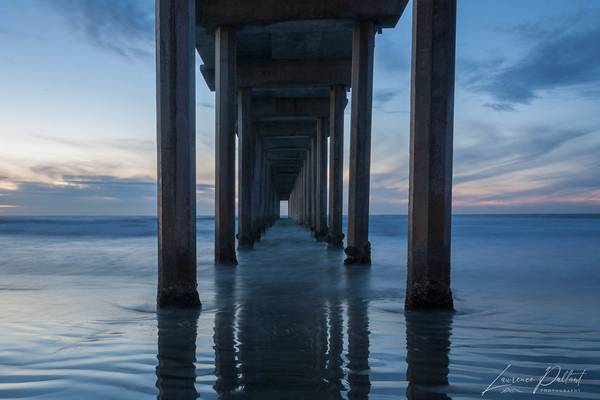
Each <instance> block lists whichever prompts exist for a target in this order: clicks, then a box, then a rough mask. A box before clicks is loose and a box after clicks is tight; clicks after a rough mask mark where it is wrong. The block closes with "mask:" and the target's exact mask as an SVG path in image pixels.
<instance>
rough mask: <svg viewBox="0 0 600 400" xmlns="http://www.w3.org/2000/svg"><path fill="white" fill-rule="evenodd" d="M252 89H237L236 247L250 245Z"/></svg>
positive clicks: (252, 154) (252, 153) (252, 140)
mask: <svg viewBox="0 0 600 400" xmlns="http://www.w3.org/2000/svg"><path fill="white" fill-rule="evenodd" d="M251 104H252V89H251V88H240V89H239V91H238V105H237V113H238V122H237V127H238V143H239V149H238V234H237V237H238V247H240V248H244V247H252V245H253V244H254V239H253V233H252V168H253V166H252V164H253V162H252V161H253V159H254V134H253V127H252V125H253V123H252V109H251Z"/></svg>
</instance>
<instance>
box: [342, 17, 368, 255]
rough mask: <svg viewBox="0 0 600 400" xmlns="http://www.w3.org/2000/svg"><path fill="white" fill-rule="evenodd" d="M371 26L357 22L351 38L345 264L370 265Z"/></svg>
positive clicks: (363, 22)
mask: <svg viewBox="0 0 600 400" xmlns="http://www.w3.org/2000/svg"><path fill="white" fill-rule="evenodd" d="M374 45H375V26H374V23H373V22H371V21H359V22H356V23H355V25H354V30H353V36H352V114H351V119H350V176H349V188H348V189H349V190H348V247H346V249H345V252H346V256H347V257H346V260H345V263H346V264H370V263H371V244H370V243H369V190H370V189H369V186H370V170H371V115H372V100H373V51H374Z"/></svg>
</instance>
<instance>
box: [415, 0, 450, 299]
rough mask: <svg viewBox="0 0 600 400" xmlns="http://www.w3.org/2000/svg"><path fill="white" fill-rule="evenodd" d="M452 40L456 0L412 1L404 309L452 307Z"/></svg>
mask: <svg viewBox="0 0 600 400" xmlns="http://www.w3.org/2000/svg"><path fill="white" fill-rule="evenodd" d="M455 38H456V0H419V1H416V2H414V3H413V54H412V57H413V60H412V89H411V120H410V122H411V124H410V125H411V129H410V189H409V205H408V274H407V285H406V304H405V307H406V308H407V309H445V310H451V309H453V301H452V291H451V290H450V227H451V214H452V204H451V202H452V136H453V125H454V62H455V61H454V60H455Z"/></svg>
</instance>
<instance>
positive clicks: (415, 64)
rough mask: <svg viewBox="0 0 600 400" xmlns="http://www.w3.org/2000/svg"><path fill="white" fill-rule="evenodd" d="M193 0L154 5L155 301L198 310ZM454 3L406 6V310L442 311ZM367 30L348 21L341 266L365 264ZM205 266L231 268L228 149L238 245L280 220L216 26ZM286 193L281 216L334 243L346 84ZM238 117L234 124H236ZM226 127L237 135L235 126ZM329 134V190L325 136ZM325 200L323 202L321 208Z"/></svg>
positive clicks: (222, 30) (419, 1)
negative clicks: (211, 254) (211, 195)
mask: <svg viewBox="0 0 600 400" xmlns="http://www.w3.org/2000/svg"><path fill="white" fill-rule="evenodd" d="M194 8H195V0H180V1H175V0H157V2H156V9H157V14H156V27H157V34H156V38H157V41H156V43H157V128H158V129H157V131H158V239H159V288H158V303H159V305H161V306H164V305H194V304H198V303H199V300H198V295H197V292H196V222H195V221H196V219H195V218H196V209H195V111H194V110H195V93H194V91H195V71H194V48H195V40H196V38H195V10H194ZM455 24H456V1H455V0H416V1H414V2H413V54H412V88H411V146H410V156H411V161H410V193H409V249H408V282H407V296H406V307H407V308H452V294H451V291H450V221H451V189H452V137H453V104H454V61H455V54H454V51H455V50H454V48H455ZM374 36H375V24H374V22H371V21H358V22H356V23H355V26H354V30H353V43H352V77H351V86H352V109H351V122H350V158H349V191H348V194H349V196H348V228H347V229H348V231H347V233H348V234H347V241H348V243H347V247H346V249H345V251H346V254H347V259H346V263H349V264H354V263H359V264H368V263H370V261H371V245H370V242H369V229H368V226H369V190H370V189H369V184H370V153H371V119H372V92H373V51H374ZM215 91H216V129H215V134H216V141H215V154H216V157H215V160H216V168H215V263H216V264H235V263H236V249H235V243H236V240H235V236H236V232H235V195H236V191H235V145H236V139H235V135H236V131H237V134H238V138H239V144H240V152H239V153H240V155H239V160H238V162H239V174H240V175H239V177H240V178H239V182H240V186H239V190H238V196H239V203H238V207H239V211H238V212H239V223H238V232H237V236H238V243H239V245H240V246H251V245H252V243H253V242H254V241H256V240H258V239H259V238H260V235H261V234H262V233H263V232H264V231H265V229H266V228H267V227H268V226H270V225H271V224H272V223H273V221H274V220H275V219H276V218H278V216H279V200H280V199H281V195H280V193H278V192H277V190H276V186H275V184H274V182H273V180H274V179H273V175H272V171H271V166H270V163H269V160H268V158H267V156H266V150H265V149H264V148H263V143H262V141H261V140H260V138H259V132H256V130H255V129H254V128H253V125H254V121H253V120H252V112H251V108H252V105H251V103H252V102H251V94H252V88H238V86H237V82H236V41H235V29H234V28H232V27H217V28H216V31H215ZM329 97H330V98H329V100H330V113H329V117H328V118H323V117H319V118H318V119H316V120H315V133H314V135H312V136H311V138H310V143H309V144H310V145H309V147H308V148H307V150H306V155H305V157H304V160H303V161H302V166H301V169H300V172H299V174H298V177H297V179H296V181H295V183H294V185H293V189H292V191H291V194H290V197H289V210H290V215H291V216H292V218H294V219H296V220H297V221H298V222H299V223H301V224H303V225H306V226H307V227H310V228H311V230H313V231H314V232H315V235H316V236H317V237H318V238H326V239H327V240H328V241H329V243H330V244H332V245H334V246H340V245H341V244H342V240H343V237H344V236H343V234H342V204H343V199H342V185H343V184H342V177H343V109H344V106H345V88H344V87H339V86H333V87H331V89H330V96H329ZM236 120H237V123H236ZM236 127H237V129H236ZM328 136H329V153H330V154H329V195H328V196H327V193H326V187H327V185H326V183H327V158H328V157H327V137H328ZM327 198H329V201H327Z"/></svg>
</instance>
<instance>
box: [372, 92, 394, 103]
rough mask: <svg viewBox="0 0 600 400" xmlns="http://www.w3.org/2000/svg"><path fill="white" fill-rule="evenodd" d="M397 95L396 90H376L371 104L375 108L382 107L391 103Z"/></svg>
mask: <svg viewBox="0 0 600 400" xmlns="http://www.w3.org/2000/svg"><path fill="white" fill-rule="evenodd" d="M397 95H398V90H396V89H377V90H376V91H375V93H374V94H373V102H374V103H375V107H381V106H384V105H385V104H386V103H389V102H390V101H392V100H393V99H394V98H395V97H396V96H397Z"/></svg>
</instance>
